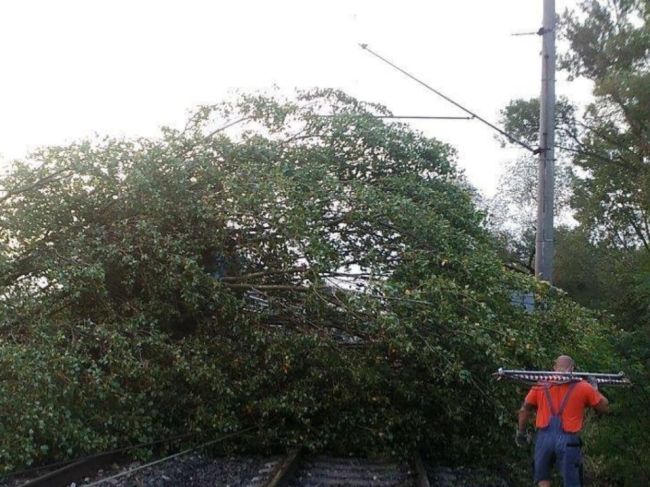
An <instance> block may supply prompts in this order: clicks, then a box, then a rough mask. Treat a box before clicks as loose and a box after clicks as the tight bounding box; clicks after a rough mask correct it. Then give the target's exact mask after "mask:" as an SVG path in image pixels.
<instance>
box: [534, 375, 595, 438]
mask: <svg viewBox="0 0 650 487" xmlns="http://www.w3.org/2000/svg"><path fill="white" fill-rule="evenodd" d="M545 387H547V386H545V385H534V386H533V387H531V389H530V391H529V392H528V394H527V395H526V403H528V404H530V405H532V406H535V407H536V408H537V418H536V420H535V426H536V427H537V428H546V427H547V426H548V424H549V422H550V420H551V408H550V407H549V405H548V401H547V399H546V394H545V393H544V388H545ZM568 389H569V384H554V385H552V386H550V390H549V392H550V393H551V400H552V401H553V406H554V410H555V412H558V411H559V410H560V405H561V404H562V400H563V399H564V395H565V394H566V393H567V390H568ZM601 399H603V395H602V394H601V393H600V392H598V391H597V390H596V389H594V388H593V386H592V385H591V384H589V383H588V382H585V381H581V382H578V383H577V384H576V385H575V387H574V388H573V392H572V393H571V396H569V401H568V403H567V405H566V406H565V407H564V411H563V412H562V428H563V429H564V431H567V432H569V433H577V432H579V431H580V430H581V429H582V419H583V416H584V411H585V407H587V406H589V407H594V406H595V405H596V404H598V403H599V402H600V401H601Z"/></svg>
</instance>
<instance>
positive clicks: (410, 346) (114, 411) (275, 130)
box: [0, 90, 609, 469]
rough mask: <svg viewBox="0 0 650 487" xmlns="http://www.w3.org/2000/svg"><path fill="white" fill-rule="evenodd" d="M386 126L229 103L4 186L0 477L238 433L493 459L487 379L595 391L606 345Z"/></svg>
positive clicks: (414, 136)
mask: <svg viewBox="0 0 650 487" xmlns="http://www.w3.org/2000/svg"><path fill="white" fill-rule="evenodd" d="M387 113H388V112H387V111H386V109H385V108H383V107H381V106H378V105H374V104H368V103H363V102H359V101H357V100H355V99H353V98H350V97H349V96H347V95H345V94H343V93H340V92H337V91H330V90H317V91H312V92H308V93H301V94H299V95H298V96H297V97H296V99H294V100H278V99H273V98H266V97H258V96H243V97H241V98H239V99H237V100H236V101H234V102H231V103H224V104H220V105H215V106H209V107H203V108H201V109H199V110H197V111H196V112H195V113H194V115H193V116H192V117H191V118H190V120H189V121H188V123H187V126H186V127H185V128H184V129H183V130H174V129H169V128H166V129H163V131H162V135H161V137H160V138H157V139H133V140H131V139H128V140H127V139H110V138H107V139H102V140H95V141H85V142H80V143H75V144H72V145H69V146H65V147H48V148H44V149H42V150H40V151H38V152H37V153H35V154H33V155H31V156H30V157H29V158H28V159H27V160H25V161H18V162H16V163H14V165H13V167H12V168H11V170H10V171H9V173H8V175H7V176H5V177H4V178H3V179H2V181H1V182H0V186H1V187H2V188H3V196H2V199H1V202H0V205H2V206H1V210H2V211H1V216H0V237H1V245H2V247H0V271H1V275H0V286H1V288H0V292H1V294H2V298H1V299H2V309H1V311H0V313H1V314H0V351H1V354H0V410H2V411H3V415H2V417H1V418H0V464H2V465H3V468H4V469H12V468H16V467H17V466H19V465H23V464H29V463H31V462H42V461H46V460H49V459H54V458H57V459H58V458H69V457H74V456H78V455H80V454H82V453H88V452H94V451H98V450H101V449H106V448H114V447H118V446H123V445H124V444H128V443H135V442H142V441H146V440H150V439H157V438H160V437H162V436H164V435H166V434H172V433H175V432H179V431H185V430H188V429H196V430H201V431H204V432H206V434H212V433H214V432H217V431H232V430H236V429H239V428H243V427H246V426H249V425H257V426H259V428H258V429H257V430H256V431H255V433H252V434H249V435H248V436H247V437H246V439H245V440H242V443H241V445H240V446H241V447H242V448H248V449H273V448H281V447H287V446H291V445H298V444H301V445H307V446H308V447H310V448H313V449H327V450H333V451H339V452H340V451H346V452H352V451H354V452H360V453H377V452H391V451H392V452H406V451H408V450H409V449H411V448H413V447H415V446H416V445H419V446H421V447H424V448H426V449H428V450H429V451H430V452H431V453H432V454H433V455H434V457H437V458H440V459H441V460H445V461H453V462H462V461H463V460H467V459H469V458H471V460H472V463H473V464H485V465H489V464H490V463H491V462H499V463H501V462H502V459H503V458H504V457H505V456H506V455H511V448H510V445H509V443H510V441H511V432H512V421H513V412H514V410H515V409H516V407H517V406H518V402H519V401H520V399H521V398H520V397H513V395H512V390H507V389H505V388H500V387H497V386H496V385H495V384H494V383H493V382H491V380H490V373H492V372H494V371H495V370H496V368H497V367H500V366H505V367H508V366H517V367H530V368H534V367H542V366H547V364H548V362H549V360H551V357H552V356H553V355H554V354H556V353H559V352H560V351H564V350H571V353H572V354H573V355H575V356H576V357H577V358H578V359H579V360H580V359H582V360H583V363H584V364H585V366H592V368H603V367H604V366H605V365H607V364H606V361H607V360H609V351H608V349H607V347H606V346H605V345H604V344H603V343H604V342H603V340H602V334H603V333H605V332H606V330H604V329H603V327H602V326H601V325H599V324H598V323H597V321H596V320H594V319H593V318H592V317H591V316H590V315H589V314H587V313H586V312H585V311H584V310H582V309H581V308H580V307H578V306H577V305H575V304H574V303H572V302H571V301H570V300H568V299H566V298H565V297H564V296H563V295H562V293H560V292H559V291H557V290H553V289H550V288H549V287H548V286H545V285H544V284H541V283H537V282H535V281H533V280H532V279H530V278H528V277H525V276H520V275H514V274H513V273H510V272H508V271H507V270H505V269H503V267H502V265H501V264H500V262H499V259H498V258H497V256H496V254H495V251H494V245H493V242H492V241H491V240H490V237H489V235H488V233H487V232H486V231H485V229H484V227H483V216H482V215H481V214H480V213H479V212H478V211H477V210H476V208H475V207H474V205H473V202H472V191H471V188H470V187H469V185H468V184H467V182H466V181H465V180H464V178H463V176H462V173H460V172H459V171H458V169H457V168H456V166H455V163H454V151H453V149H452V148H450V147H449V146H447V145H445V144H443V143H440V142H438V141H436V140H433V139H429V138H426V137H424V136H423V135H422V134H420V133H418V132H414V131H413V130H412V129H410V128H409V127H408V126H406V125H403V124H399V123H386V122H385V121H383V120H381V119H378V118H376V117H375V115H380V114H382V115H383V114H387ZM323 115H327V117H324V116H323ZM233 122H237V123H236V124H235V125H234V126H232V123H233ZM226 125H230V126H231V128H230V129H228V130H222V129H221V128H222V127H223V126H226ZM513 291H517V292H520V293H521V292H530V293H533V294H534V296H535V299H536V301H537V303H538V305H539V306H538V308H537V309H536V310H535V311H533V312H527V311H526V310H524V309H521V308H517V307H516V306H513V304H512V302H511V301H512V293H513Z"/></svg>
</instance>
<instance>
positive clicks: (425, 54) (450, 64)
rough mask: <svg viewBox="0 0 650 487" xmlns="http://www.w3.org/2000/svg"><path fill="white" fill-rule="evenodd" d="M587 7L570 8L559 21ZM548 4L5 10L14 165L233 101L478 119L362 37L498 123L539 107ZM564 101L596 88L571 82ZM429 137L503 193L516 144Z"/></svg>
mask: <svg viewBox="0 0 650 487" xmlns="http://www.w3.org/2000/svg"><path fill="white" fill-rule="evenodd" d="M576 3H577V1H576V0H557V10H558V12H561V11H563V10H564V8H566V7H567V6H569V7H570V6H573V5H575V4H576ZM541 16H542V0H491V1H487V0H426V1H425V0H421V1H408V0H400V1H397V0H393V1H383V0H373V1H371V0H368V1H361V0H347V1H335V0H327V1H325V0H318V1H307V0H302V1H282V0H276V1H268V0H267V1H263V0H259V1H252V0H250V1H246V0H239V1H217V0H213V1H199V0H182V1H181V0H174V1H171V0H170V1H162V0H157V1H149V0H128V1H124V0H110V1H105V0H84V1H81V0H79V1H72V0H48V1H35V0H21V1H2V2H1V3H0V69H1V72H0V164H4V163H6V161H7V160H8V159H11V158H15V157H21V156H23V155H25V154H26V153H27V152H28V151H29V150H31V149H33V148H34V147H37V146H39V145H46V144H61V143H64V142H66V141H71V140H74V139H76V138H80V137H84V136H88V135H91V134H93V133H95V132H97V133H100V134H106V133H108V134H113V135H155V134H156V133H157V131H158V127H160V126H161V125H172V126H180V125H181V124H182V123H183V121H184V119H185V116H186V113H187V111H188V110H189V109H191V108H192V107H193V106H195V105H197V104H200V103H214V102H217V101H220V100H221V99H223V98H224V97H227V96H229V94H231V93H232V91H233V90H259V89H267V88H270V87H271V86H273V85H277V86H278V87H279V88H280V89H281V90H282V91H283V92H290V91H291V90H293V89H294V88H296V87H298V88H308V87H314V86H323V87H336V88H342V89H344V90H346V91H348V92H349V93H351V94H353V95H355V96H356V97H358V98H362V99H364V100H368V101H376V102H380V103H383V104H385V105H387V106H388V107H389V108H390V109H391V110H393V112H394V113H396V114H404V115H463V113H462V112H460V111H459V110H458V109H456V108H455V107H453V106H451V105H449V104H448V103H447V102H445V101H443V100H441V99H438V98H437V97H435V95H433V94H431V93H429V92H427V91H426V90H424V89H423V88H421V87H420V86H418V85H417V84H415V83H414V82H413V81H411V80H409V79H407V78H405V77H404V76H403V75H401V74H400V73H398V72H395V71H393V70H392V69H391V68H389V67H388V66H386V65H384V64H382V63H381V62H380V61H378V60H377V59H375V58H373V57H372V56H370V55H369V54H368V53H366V52H364V51H362V50H361V49H360V48H359V47H358V43H359V42H365V43H368V44H369V46H370V47H371V48H373V49H374V50H376V51H378V52H379V53H381V54H382V55H384V56H385V57H388V58H389V59H391V60H393V61H394V62H396V63H397V64H399V65H401V66H403V67H405V68H406V69H408V70H410V71H411V72H412V73H414V74H415V75H417V76H419V77H421V78H422V79H424V80H425V81H427V82H428V83H429V84H431V85H432V86H434V87H435V88H437V89H439V90H441V91H442V92H444V93H446V94H447V95H448V96H450V97H452V98H455V99H457V100H458V101H459V102H460V103H462V104H465V105H466V106H468V107H470V108H472V109H473V110H475V111H476V112H478V113H479V114H480V115H481V116H483V117H485V118H487V119H489V120H496V119H497V116H498V111H499V109H501V108H502V107H503V106H504V105H505V104H506V103H507V102H508V101H509V100H510V99H513V98H517V97H526V98H528V97H534V96H538V93H539V90H540V64H541V62H540V59H539V52H540V49H541V40H540V38H539V37H538V36H528V37H512V36H511V35H510V34H511V33H514V32H530V31H536V30H537V29H538V28H539V27H540V26H541ZM557 82H558V83H557V92H558V94H567V95H569V96H570V97H571V98H574V99H577V100H578V101H582V102H584V101H585V100H587V99H588V96H589V87H588V86H587V85H585V84H584V83H581V84H576V83H568V82H566V81H565V75H564V74H563V73H558V76H557ZM413 125H414V126H416V127H417V128H419V129H421V130H423V131H424V132H425V133H426V134H427V135H430V136H434V137H437V138H439V139H441V140H444V141H446V142H449V143H451V144H452V145H454V146H455V147H456V148H457V149H458V151H459V164H460V166H461V167H462V168H464V169H465V171H466V173H467V175H468V177H469V179H470V181H471V182H472V183H473V184H474V185H475V186H477V187H478V188H480V189H481V190H482V191H484V192H485V193H486V194H488V195H490V194H492V193H493V192H494V190H495V187H496V183H497V179H498V176H499V174H500V172H501V170H502V164H503V162H504V161H505V160H507V159H509V158H512V157H514V156H515V151H514V150H513V149H501V148H500V147H499V145H498V144H497V142H496V141H495V140H494V133H493V132H492V131H491V130H490V129H488V128H487V127H485V126H484V125H482V124H480V122H478V121H426V122H415V123H413Z"/></svg>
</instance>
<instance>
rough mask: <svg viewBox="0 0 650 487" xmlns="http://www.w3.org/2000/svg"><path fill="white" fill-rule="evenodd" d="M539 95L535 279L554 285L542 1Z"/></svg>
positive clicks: (548, 41)
mask: <svg viewBox="0 0 650 487" xmlns="http://www.w3.org/2000/svg"><path fill="white" fill-rule="evenodd" d="M539 34H540V35H541V36H542V91H541V96H540V103H539V107H540V108H539V112H540V113H539V147H540V149H539V165H538V186H537V233H536V236H535V275H536V276H537V277H538V278H539V279H542V280H544V281H548V282H550V283H552V282H553V253H554V245H553V197H554V195H553V192H554V191H553V185H554V170H555V152H554V144H555V0H544V17H543V24H542V28H541V29H540V31H539Z"/></svg>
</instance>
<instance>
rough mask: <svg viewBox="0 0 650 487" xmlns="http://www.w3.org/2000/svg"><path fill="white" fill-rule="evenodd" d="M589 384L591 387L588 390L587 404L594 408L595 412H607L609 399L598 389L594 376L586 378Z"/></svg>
mask: <svg viewBox="0 0 650 487" xmlns="http://www.w3.org/2000/svg"><path fill="white" fill-rule="evenodd" d="M588 382H589V384H591V387H592V388H593V389H592V390H591V391H589V392H590V396H591V397H589V405H590V406H591V407H592V408H594V410H595V411H596V412H597V413H600V414H603V413H608V412H609V401H608V400H607V398H606V397H605V396H603V395H602V394H601V393H600V391H599V390H598V382H596V380H595V379H594V378H591V377H590V378H589V379H588Z"/></svg>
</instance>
